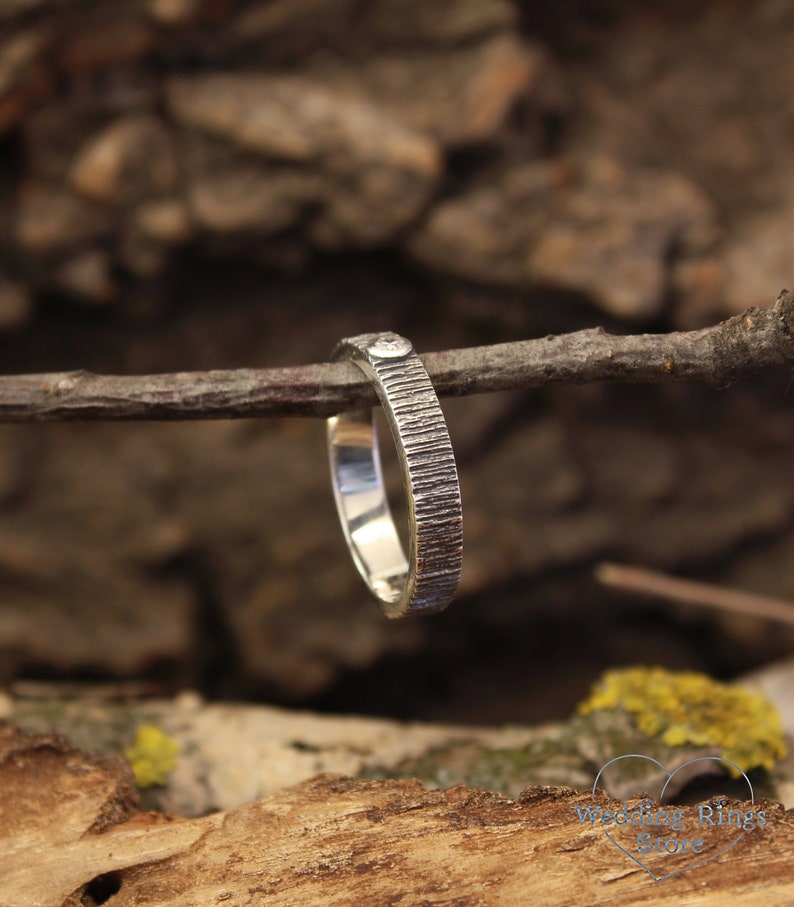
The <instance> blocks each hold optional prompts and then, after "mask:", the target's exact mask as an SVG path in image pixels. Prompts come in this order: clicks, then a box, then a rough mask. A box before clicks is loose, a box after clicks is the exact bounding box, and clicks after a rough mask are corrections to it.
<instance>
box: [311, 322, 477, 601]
mask: <svg viewBox="0 0 794 907" xmlns="http://www.w3.org/2000/svg"><path fill="white" fill-rule="evenodd" d="M333 358H334V359H336V360H340V359H350V360H352V361H353V362H354V363H355V364H356V365H357V366H358V367H359V368H360V369H361V371H362V372H363V373H364V374H365V375H366V376H367V378H368V379H369V381H370V382H371V383H372V386H373V388H374V389H375V392H376V393H377V395H378V398H379V400H380V402H381V405H382V406H383V411H384V413H385V414H386V420H387V422H388V424H389V428H390V429H391V433H392V436H393V438H394V443H395V445H396V446H397V455H398V459H399V461H400V469H401V471H402V476H403V482H404V485H405V495H406V499H407V503H408V523H409V538H408V558H407V559H406V557H405V554H404V552H403V549H402V546H401V544H400V540H399V537H398V535H397V529H396V527H395V525H394V520H393V519H392V515H391V511H390V510H389V503H388V501H387V499H386V490H385V488H384V485H383V476H382V473H381V467H380V454H379V452H378V437H377V431H376V429H375V419H374V412H373V411H372V410H371V409H370V408H364V409H355V410H349V411H347V412H344V413H341V414H340V415H337V416H332V417H331V418H330V419H329V420H328V453H329V458H330V462H331V481H332V482H333V487H334V497H335V498H336V508H337V511H338V513H339V519H340V520H341V522H342V528H343V530H344V533H345V539H346V541H347V544H348V547H349V548H350V552H351V554H352V555H353V560H354V561H355V564H356V567H358V571H359V573H360V574H361V576H362V577H363V578H364V581H365V582H366V584H367V586H369V589H370V591H371V592H372V594H373V595H374V596H375V598H377V599H378V601H379V602H380V605H381V608H382V609H383V611H384V613H385V614H386V616H387V617H404V616H405V615H407V614H411V613H425V614H427V613H432V612H434V611H441V610H442V609H443V608H445V607H446V606H447V605H448V604H449V602H450V601H451V600H452V597H453V595H454V594H455V590H456V589H457V586H458V582H459V580H460V570H461V560H462V557H463V528H462V523H463V515H462V511H461V500H460V486H459V484H458V473H457V469H456V467H455V457H454V454H453V452H452V443H451V442H450V440H449V433H448V431H447V426H446V423H445V421H444V416H443V414H442V412H441V408H440V407H439V405H438V397H436V394H435V391H434V390H433V385H432V384H431V383H430V379H429V378H428V376H427V372H426V371H425V369H424V367H423V365H422V362H421V360H420V359H419V357H418V356H417V355H416V353H415V352H414V348H413V346H412V345H411V342H410V341H409V340H406V339H405V338H404V337H400V336H399V335H398V334H393V333H382V334H362V335H360V336H358V337H349V338H347V339H346V340H342V341H341V343H340V344H339V345H338V346H337V348H336V349H335V350H334V354H333Z"/></svg>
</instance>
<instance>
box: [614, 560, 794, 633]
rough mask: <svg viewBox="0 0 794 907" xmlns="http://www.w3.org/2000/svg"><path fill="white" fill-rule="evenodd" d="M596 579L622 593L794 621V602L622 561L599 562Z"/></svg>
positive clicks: (777, 619)
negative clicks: (615, 562) (618, 562)
mask: <svg viewBox="0 0 794 907" xmlns="http://www.w3.org/2000/svg"><path fill="white" fill-rule="evenodd" d="M596 579H598V581H599V582H601V583H603V584H604V585H606V586H612V587H613V588H616V589H620V590H621V591H623V592H639V593H640V594H642V595H651V596H654V597H656V598H664V599H667V600H668V601H674V602H681V603H683V604H688V605H700V606H701V607H704V608H714V609H715V610H718V611H732V612H733V613H734V614H743V615H745V616H747V617H755V618H758V619H761V620H774V621H778V622H779V623H784V624H794V602H789V601H786V600H785V599H780V598H771V597H769V596H766V595H757V594H755V593H753V592H742V591H741V590H739V589H727V588H725V587H724V586H714V585H712V584H711V583H701V582H696V581H694V580H688V579H679V578H677V577H674V576H668V575H667V574H665V573H658V572H656V571H655V570H646V569H645V568H643V567H628V566H625V565H623V564H599V565H598V567H597V568H596Z"/></svg>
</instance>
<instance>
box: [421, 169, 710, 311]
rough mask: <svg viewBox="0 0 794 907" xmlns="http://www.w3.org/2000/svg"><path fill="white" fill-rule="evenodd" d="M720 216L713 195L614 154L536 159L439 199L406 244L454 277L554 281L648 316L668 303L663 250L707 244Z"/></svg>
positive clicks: (521, 283)
mask: <svg viewBox="0 0 794 907" xmlns="http://www.w3.org/2000/svg"><path fill="white" fill-rule="evenodd" d="M715 221H716V218H715V214H714V211H713V210H712V208H711V206H710V204H709V202H708V200H707V199H706V198H705V197H704V196H703V195H702V194H701V193H700V192H699V191H698V189H697V188H696V187H695V186H694V185H692V184H691V183H690V182H688V181H687V180H686V179H684V178H683V177H682V176H680V175H678V174H674V173H669V172H664V171H660V172H652V171H638V170H632V169H627V168H625V167H623V166H622V165H621V164H620V163H619V162H617V161H615V160H611V159H599V160H597V161H592V162H589V163H586V164H584V165H578V166H576V165H571V166H565V165H563V164H561V163H559V162H551V163H550V162H545V161H543V162H540V161H539V162H536V163H530V164H524V165H521V166H517V167H513V168H511V169H507V170H504V171H502V172H501V173H499V174H497V175H496V176H495V178H494V179H491V180H487V179H482V180H481V181H480V182H479V184H477V185H475V186H474V187H473V188H471V189H470V190H469V191H467V192H464V193H462V194H461V195H458V196H453V197H452V198H450V199H448V200H446V201H444V202H441V203H439V204H438V205H436V206H435V207H434V208H433V209H432V210H431V212H430V214H429V216H428V218H427V219H426V221H425V222H424V223H423V224H422V225H421V226H420V227H419V228H418V229H417V230H416V231H415V232H414V233H413V234H412V235H411V236H410V237H409V239H408V242H407V248H408V250H409V251H410V252H411V254H412V255H414V256H415V257H416V258H417V259H419V260H420V261H422V262H423V263H424V264H427V265H429V266H431V267H433V268H435V269H437V270H439V271H441V272H443V273H445V274H450V275H452V276H455V277H464V278H467V279H470V280H475V281H477V282H479V283H483V284H491V285H499V286H505V287H509V288H512V289H530V288H532V287H536V286H538V285H542V284H547V285H553V286H557V287H561V288H565V289H567V290H574V291H577V292H579V293H581V294H582V295H583V296H589V297H591V298H592V299H593V301H594V302H595V303H597V304H598V305H599V306H600V308H602V309H603V310H604V311H606V312H608V313H609V314H611V315H614V316H618V317H629V318H648V317H651V316H654V315H657V314H658V313H659V312H660V311H661V308H662V306H663V305H664V303H665V292H666V288H667V282H668V277H669V275H668V273H667V268H668V267H669V265H668V264H667V250H669V249H671V248H676V249H678V250H681V252H689V253H690V254H695V253H698V252H704V251H707V250H708V249H709V248H710V247H711V245H712V244H713V242H714V241H715V239H716V223H715Z"/></svg>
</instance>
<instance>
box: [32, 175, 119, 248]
mask: <svg viewBox="0 0 794 907" xmlns="http://www.w3.org/2000/svg"><path fill="white" fill-rule="evenodd" d="M111 229H112V227H111V220H110V218H109V215H108V213H107V212H106V211H104V210H103V209H101V208H99V207H97V206H96V205H95V204H93V203H91V202H88V201H85V200H84V199H82V198H80V196H78V195H75V194H73V193H71V192H69V191H67V190H65V189H61V188H59V187H55V186H49V185H46V184H45V183H40V182H29V183H25V184H23V185H22V186H21V187H20V191H19V209H18V214H17V223H16V238H17V240H18V241H19V243H20V245H21V246H23V248H25V249H26V250H27V251H28V252H30V253H32V254H41V255H47V254H50V253H53V252H60V251H64V250H67V249H73V248H75V247H77V246H79V245H81V244H82V243H87V242H90V241H91V240H94V239H97V238H99V237H101V236H104V235H106V234H108V233H109V232H110V231H111Z"/></svg>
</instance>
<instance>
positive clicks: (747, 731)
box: [579, 667, 786, 771]
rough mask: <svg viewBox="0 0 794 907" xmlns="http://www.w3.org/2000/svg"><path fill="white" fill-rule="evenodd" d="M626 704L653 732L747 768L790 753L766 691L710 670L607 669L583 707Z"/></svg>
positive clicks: (648, 731)
mask: <svg viewBox="0 0 794 907" xmlns="http://www.w3.org/2000/svg"><path fill="white" fill-rule="evenodd" d="M614 709H621V710H623V711H624V712H626V713H628V714H629V715H630V716H631V718H632V720H633V722H634V724H635V725H636V727H637V729H638V730H639V731H641V732H642V733H643V734H645V735H646V736H647V737H655V738H659V739H661V740H662V741H663V742H664V743H665V744H667V745H668V746H683V745H685V744H687V745H693V746H703V747H709V748H716V749H718V750H720V756H721V757H722V758H723V759H727V760H728V761H729V762H734V763H735V764H736V765H738V766H739V768H741V769H742V770H743V771H748V770H749V769H751V768H757V767H762V768H765V769H771V768H772V767H773V766H774V764H775V762H776V761H777V760H778V759H781V758H783V756H785V755H786V743H785V738H784V736H783V729H782V727H781V723H780V717H779V715H778V714H777V712H776V711H775V709H774V707H773V706H772V704H771V703H770V702H769V701H768V700H767V699H766V698H765V697H764V696H762V695H761V694H760V693H752V692H750V691H749V690H745V689H743V688H741V687H737V686H732V685H729V684H724V683H719V682H717V681H716V680H712V679H711V678H710V677H707V676H706V675H705V674H696V673H694V672H682V673H675V672H673V671H666V670H665V669H664V668H647V667H634V668H623V669H619V670H614V671H607V672H606V673H605V674H604V675H603V676H602V677H601V679H600V680H599V681H598V683H597V684H596V685H595V687H594V688H593V691H592V693H591V695H590V698H589V699H587V700H586V701H585V702H583V703H581V705H580V706H579V713H580V714H582V715H587V714H589V713H591V712H597V711H603V710H614Z"/></svg>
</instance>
